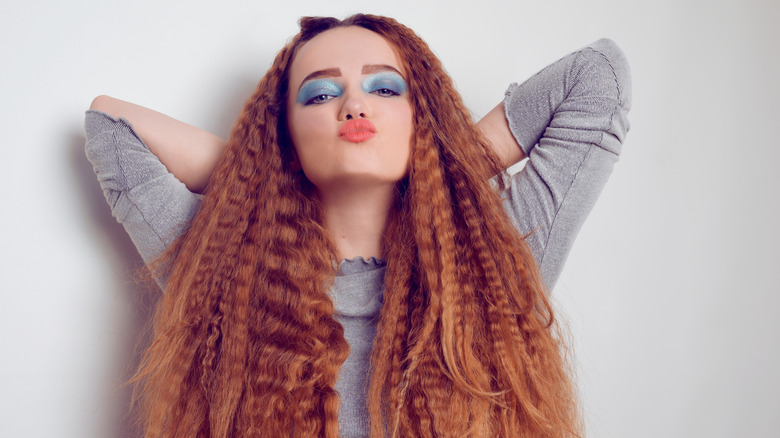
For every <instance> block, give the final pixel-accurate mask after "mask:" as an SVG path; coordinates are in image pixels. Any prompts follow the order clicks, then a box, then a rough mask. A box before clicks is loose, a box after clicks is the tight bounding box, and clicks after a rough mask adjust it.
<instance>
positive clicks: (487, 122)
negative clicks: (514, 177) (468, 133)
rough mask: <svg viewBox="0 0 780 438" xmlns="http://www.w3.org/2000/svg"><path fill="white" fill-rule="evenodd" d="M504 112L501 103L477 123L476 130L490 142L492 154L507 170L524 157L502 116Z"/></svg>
mask: <svg viewBox="0 0 780 438" xmlns="http://www.w3.org/2000/svg"><path fill="white" fill-rule="evenodd" d="M505 112H506V110H505V109H504V102H503V101H502V102H500V103H499V104H498V105H496V106H495V107H494V108H493V109H492V110H490V112H489V113H487V114H486V115H485V117H483V118H482V119H481V120H480V121H479V122H477V128H479V129H480V131H482V135H483V136H485V138H486V139H487V141H488V142H490V145H491V146H492V147H493V152H495V153H496V155H498V157H499V158H500V159H501V162H502V163H504V167H506V168H508V167H509V166H512V165H513V164H517V163H519V162H520V161H522V160H524V159H525V158H526V156H525V153H524V152H523V150H522V149H521V148H520V147H519V146H518V145H517V141H516V140H515V138H514V137H513V136H512V131H510V130H509V123H508V122H507V119H506V116H505V115H504V114H505Z"/></svg>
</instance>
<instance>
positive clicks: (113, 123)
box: [85, 110, 200, 263]
mask: <svg viewBox="0 0 780 438" xmlns="http://www.w3.org/2000/svg"><path fill="white" fill-rule="evenodd" d="M85 129H86V133H87V144H86V154H87V158H88V159H89V161H90V162H91V163H92V166H93V168H94V170H95V174H96V175H97V178H98V181H99V182H100V186H101V188H102V189H103V194H104V195H105V196H106V200H107V201H108V204H109V206H110V207H111V212H112V214H113V215H114V217H116V219H117V221H119V222H120V223H121V224H122V225H123V226H124V227H125V230H126V231H127V233H128V234H129V235H130V238H131V239H132V241H133V243H134V244H135V246H136V248H137V249H138V252H139V253H140V254H141V257H143V259H144V261H145V262H147V263H149V262H151V261H154V260H155V258H156V257H157V256H158V255H159V254H160V253H161V252H162V251H164V250H165V248H167V247H168V246H169V245H170V244H171V243H172V242H173V241H174V240H176V239H177V238H178V237H179V236H180V235H181V234H182V233H183V232H184V231H185V230H186V228H187V226H188V225H189V223H190V221H191V220H192V218H193V217H194V216H195V213H196V212H197V210H198V207H199V205H200V199H199V197H198V196H197V195H195V194H193V193H192V192H190V191H189V190H188V189H187V187H186V186H185V185H184V184H183V183H181V182H180V181H179V180H177V179H176V177H174V176H173V174H171V173H170V172H168V169H166V168H165V166H164V165H163V164H162V163H161V162H160V160H159V159H158V158H157V157H156V156H155V155H154V154H153V153H152V152H151V151H150V150H149V148H148V147H147V146H146V144H144V142H143V140H141V138H140V137H139V136H138V134H137V133H136V132H135V130H134V129H133V127H132V126H131V125H130V123H129V122H128V121H127V120H125V119H123V118H119V119H115V118H113V117H111V116H110V115H108V114H105V113H102V112H99V111H92V110H90V111H87V113H86V119H85Z"/></svg>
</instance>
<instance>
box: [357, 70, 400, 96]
mask: <svg viewBox="0 0 780 438" xmlns="http://www.w3.org/2000/svg"><path fill="white" fill-rule="evenodd" d="M362 86H363V91H365V92H366V93H369V94H374V95H376V96H380V97H394V96H400V95H402V94H404V93H406V89H407V88H406V81H404V79H403V78H402V77H401V76H400V75H399V74H397V73H395V72H389V71H383V72H379V73H375V74H372V75H369V76H366V78H365V79H364V80H363V85H362Z"/></svg>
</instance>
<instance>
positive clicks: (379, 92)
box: [371, 88, 400, 97]
mask: <svg viewBox="0 0 780 438" xmlns="http://www.w3.org/2000/svg"><path fill="white" fill-rule="evenodd" d="M371 94H376V95H377V96H382V97H391V96H398V95H399V94H400V93H398V92H397V91H395V90H392V89H390V88H380V89H378V90H374V91H372V92H371Z"/></svg>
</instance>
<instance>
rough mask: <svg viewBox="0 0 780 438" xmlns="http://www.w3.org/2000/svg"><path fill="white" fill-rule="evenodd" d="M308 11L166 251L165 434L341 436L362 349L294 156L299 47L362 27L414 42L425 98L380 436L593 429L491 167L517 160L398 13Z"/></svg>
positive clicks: (160, 346)
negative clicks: (291, 110) (354, 355)
mask: <svg viewBox="0 0 780 438" xmlns="http://www.w3.org/2000/svg"><path fill="white" fill-rule="evenodd" d="M300 26H301V32H300V33H299V34H298V35H296V36H295V37H294V38H293V39H292V41H291V42H290V43H289V44H288V45H287V46H286V47H285V48H283V49H282V50H281V52H280V53H279V54H278V55H277V56H276V58H275V60H274V63H273V65H272V66H271V68H270V70H269V71H268V73H267V74H266V75H265V76H264V77H263V79H262V80H261V81H260V83H259V84H258V86H257V89H256V91H255V92H254V94H253V95H252V96H251V97H250V98H249V99H248V100H247V102H246V104H245V106H244V109H243V111H242V112H241V115H240V116H239V118H238V120H237V121H236V123H235V125H234V127H233V131H232V133H231V136H230V140H229V141H228V145H227V148H226V150H225V153H224V155H223V157H222V159H221V161H220V163H219V164H218V166H217V168H216V170H215V171H214V174H213V175H212V176H211V179H210V182H209V185H208V187H207V188H206V191H205V195H204V198H203V202H202V205H201V208H200V211H199V212H198V214H197V215H196V216H195V218H194V219H193V222H192V224H191V225H190V227H189V229H188V230H187V231H186V232H185V234H184V235H183V236H182V237H181V238H180V239H179V240H178V241H177V243H176V244H175V245H174V246H172V247H171V248H170V249H169V250H168V251H167V252H166V254H165V256H164V258H163V259H162V260H163V263H162V264H163V265H165V266H169V267H170V268H169V270H168V272H167V275H168V280H167V287H166V291H165V294H164V295H163V297H162V299H161V302H160V304H159V307H158V310H157V314H156V317H155V321H154V339H153V341H152V344H151V346H150V347H149V349H148V351H147V353H146V355H145V356H144V359H143V360H142V363H141V366H140V368H139V371H138V372H137V374H136V376H135V381H136V382H137V384H138V387H139V389H140V391H139V396H140V397H141V400H142V404H141V405H142V409H143V410H142V413H141V419H142V422H143V426H144V429H145V433H146V436H147V437H207V436H208V437H220V438H224V437H233V436H236V437H259V436H267V435H268V434H269V433H270V434H272V435H274V436H295V437H299V436H300V437H315V436H316V437H327V438H336V437H338V436H339V429H338V413H339V394H338V393H337V392H336V391H335V390H334V385H335V383H336V379H337V377H338V372H339V368H340V366H341V364H342V363H343V362H344V360H345V359H346V358H347V356H348V354H349V345H348V344H347V342H346V340H345V339H344V333H343V329H342V327H341V325H340V324H338V322H336V321H335V320H334V318H333V312H334V306H333V303H332V301H331V300H330V298H329V296H328V290H329V288H330V287H331V286H332V284H333V278H334V276H335V275H336V266H337V260H336V252H335V250H334V246H333V244H332V242H331V241H330V240H329V237H328V234H327V231H326V229H325V228H324V226H323V217H322V212H321V209H320V206H319V204H318V201H317V197H316V196H314V194H313V187H312V185H311V183H310V182H309V181H308V180H307V179H306V177H305V176H304V175H303V173H302V171H301V170H300V169H298V168H296V167H295V166H294V165H292V164H291V163H292V162H293V161H294V159H293V146H292V144H290V140H289V137H288V135H287V127H286V120H285V102H286V96H287V87H288V77H289V70H290V65H291V63H292V61H293V59H294V57H295V54H296V51H297V50H298V49H299V48H300V47H301V46H302V45H303V44H305V43H306V42H307V41H309V40H311V39H312V38H314V37H315V36H317V35H318V34H320V33H322V32H324V31H326V30H329V29H332V28H336V27H343V26H360V27H363V28H366V29H368V30H371V31H373V32H376V33H377V34H379V35H381V36H382V37H384V38H385V39H386V40H387V41H388V42H389V43H390V44H391V46H393V47H394V48H395V50H396V51H397V53H398V55H399V57H400V59H401V60H402V62H403V63H404V67H405V70H406V75H407V78H406V79H407V83H408V86H409V90H410V92H409V96H410V101H411V105H412V108H413V114H414V117H413V120H414V135H413V138H412V153H411V159H410V170H409V175H408V177H407V178H405V179H404V180H402V181H401V182H399V183H398V197H397V199H396V205H395V207H394V209H393V211H392V213H391V217H390V222H389V225H388V228H387V231H386V233H385V239H384V242H383V244H384V256H385V258H386V260H387V270H386V274H385V290H384V305H383V307H382V310H381V316H380V320H379V323H378V330H377V335H376V338H375V339H374V346H373V352H372V357H371V375H370V385H369V394H368V409H369V412H370V424H371V436H374V437H387V436H392V437H439V436H441V437H450V436H459V437H460V436H470V437H496V436H501V437H564V436H579V435H580V433H581V424H580V418H579V414H578V409H577V403H576V397H575V391H574V388H573V385H572V383H571V380H570V378H569V375H568V373H567V370H568V368H567V365H566V362H565V360H564V356H565V355H564V353H563V351H564V345H563V343H562V342H561V341H560V340H559V338H558V337H557V336H556V334H555V324H554V320H553V314H552V310H551V307H550V305H549V303H548V301H547V299H546V296H545V288H544V285H543V284H542V281H541V277H540V274H539V272H538V269H537V266H536V264H535V261H534V258H533V255H532V254H531V252H530V250H529V248H528V245H527V244H526V243H525V241H524V238H523V237H522V236H520V235H519V234H518V232H517V230H516V229H515V228H514V227H513V225H512V222H511V220H510V219H509V218H508V216H507V214H506V212H505V211H504V209H503V207H502V204H501V201H500V199H499V194H498V193H499V191H498V190H497V188H496V187H495V186H494V185H492V184H491V182H490V180H491V178H492V177H494V176H495V175H497V174H500V173H501V172H502V169H501V167H500V165H499V162H498V160H497V158H496V157H495V156H494V154H493V153H492V151H491V148H490V147H489V145H488V144H487V143H486V141H485V140H484V139H483V138H482V137H481V136H480V134H479V133H478V131H477V129H476V127H475V125H474V123H473V121H472V119H471V117H470V115H469V113H468V112H467V110H466V109H465V107H464V105H463V103H462V101H461V99H460V96H459V95H458V93H457V92H456V90H455V88H454V86H453V83H452V80H451V79H450V78H449V76H448V75H447V74H446V72H445V71H444V69H443V68H442V66H441V63H440V62H439V60H438V59H437V58H436V57H435V56H434V55H433V54H432V53H431V51H430V49H429V48H428V46H427V44H426V43H425V42H424V41H423V40H422V39H420V38H419V37H418V36H417V35H415V34H414V33H413V32H412V31H411V30H410V29H408V28H406V27H405V26H403V25H401V24H399V23H397V22H396V21H395V20H393V19H390V18H385V17H378V16H372V15H363V14H358V15H354V16H352V17H349V18H347V19H345V20H337V19H335V18H313V17H306V18H302V19H301V20H300ZM498 185H499V186H500V185H501V184H500V182H499V184H498Z"/></svg>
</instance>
